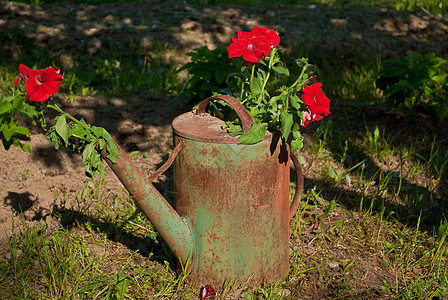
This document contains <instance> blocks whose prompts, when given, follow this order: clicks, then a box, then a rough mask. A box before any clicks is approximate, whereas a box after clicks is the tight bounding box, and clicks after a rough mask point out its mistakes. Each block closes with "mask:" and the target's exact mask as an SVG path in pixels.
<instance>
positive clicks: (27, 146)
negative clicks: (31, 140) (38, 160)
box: [20, 143, 31, 153]
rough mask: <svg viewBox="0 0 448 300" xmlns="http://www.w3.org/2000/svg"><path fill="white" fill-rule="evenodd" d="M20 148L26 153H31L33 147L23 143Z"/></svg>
mask: <svg viewBox="0 0 448 300" xmlns="http://www.w3.org/2000/svg"><path fill="white" fill-rule="evenodd" d="M20 147H21V148H22V150H23V151H25V152H28V153H29V152H31V147H30V145H28V144H22V143H20Z"/></svg>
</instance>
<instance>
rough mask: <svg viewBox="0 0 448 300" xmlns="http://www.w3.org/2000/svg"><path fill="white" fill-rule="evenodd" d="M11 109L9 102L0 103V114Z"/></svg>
mask: <svg viewBox="0 0 448 300" xmlns="http://www.w3.org/2000/svg"><path fill="white" fill-rule="evenodd" d="M12 109H13V106H12V104H11V102H2V103H0V115H1V114H4V113H6V112H8V111H10V110H12Z"/></svg>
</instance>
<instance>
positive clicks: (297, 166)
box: [289, 150, 303, 220]
mask: <svg viewBox="0 0 448 300" xmlns="http://www.w3.org/2000/svg"><path fill="white" fill-rule="evenodd" d="M289 156H290V157H291V160H292V162H293V164H294V168H295V170H296V178H297V179H296V180H297V181H296V191H295V192H294V197H293V199H292V203H291V206H290V207H289V220H292V218H293V217H294V215H295V214H296V212H297V209H298V208H299V203H300V199H301V198H302V197H301V196H302V191H303V171H302V165H301V164H300V162H299V160H298V159H297V156H296V155H295V154H294V152H292V151H291V150H290V151H289Z"/></svg>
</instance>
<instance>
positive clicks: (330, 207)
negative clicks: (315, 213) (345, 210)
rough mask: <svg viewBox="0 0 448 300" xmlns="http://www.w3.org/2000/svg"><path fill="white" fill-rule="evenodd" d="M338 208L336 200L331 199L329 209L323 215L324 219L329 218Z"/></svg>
mask: <svg viewBox="0 0 448 300" xmlns="http://www.w3.org/2000/svg"><path fill="white" fill-rule="evenodd" d="M335 208H336V200H334V199H333V200H331V201H330V204H329V205H328V208H327V211H326V212H325V214H324V215H323V217H322V220H323V219H325V218H327V217H328V216H329V215H330V214H331V213H332V212H333V211H334V209H335Z"/></svg>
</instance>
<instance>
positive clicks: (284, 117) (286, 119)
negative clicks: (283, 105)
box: [280, 111, 294, 140]
mask: <svg viewBox="0 0 448 300" xmlns="http://www.w3.org/2000/svg"><path fill="white" fill-rule="evenodd" d="M280 121H281V123H282V135H283V138H285V140H287V139H288V136H289V133H290V132H291V128H292V125H293V123H294V118H293V115H292V114H289V113H287V112H284V111H282V113H281V114H280Z"/></svg>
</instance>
